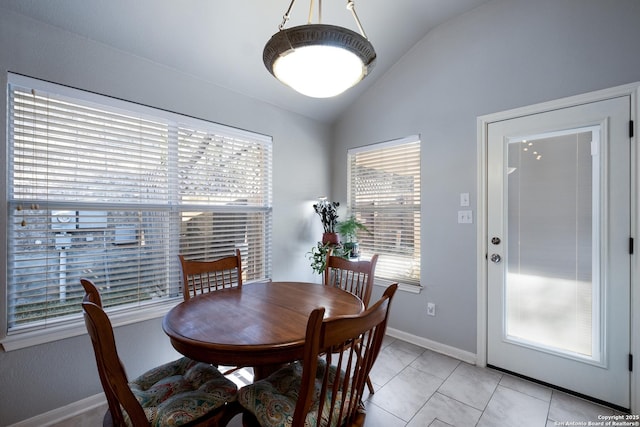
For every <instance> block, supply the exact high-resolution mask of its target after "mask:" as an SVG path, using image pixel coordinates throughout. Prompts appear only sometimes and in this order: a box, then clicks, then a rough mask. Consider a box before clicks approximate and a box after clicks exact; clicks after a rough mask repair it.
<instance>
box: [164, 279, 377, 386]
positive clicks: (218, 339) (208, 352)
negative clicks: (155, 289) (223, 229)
mask: <svg viewBox="0 0 640 427" xmlns="http://www.w3.org/2000/svg"><path fill="white" fill-rule="evenodd" d="M318 307H324V308H325V309H326V311H325V317H334V316H341V315H349V314H358V313H360V312H361V311H362V310H364V305H363V303H362V301H361V300H360V299H359V298H358V297H356V296H355V295H353V294H351V293H349V292H346V291H343V290H342V289H338V288H334V287H331V286H324V285H320V284H314V283H304V282H260V283H247V284H244V285H243V286H242V287H239V288H238V287H234V288H228V289H222V290H218V291H214V292H210V293H206V294H202V295H198V296H196V297H192V298H190V299H189V300H187V301H184V302H181V303H180V304H178V305H177V306H175V307H173V308H172V309H171V310H170V311H169V312H168V313H167V314H166V315H165V317H164V320H163V323H162V327H163V329H164V331H165V333H166V334H167V335H168V336H169V338H170V340H171V344H172V345H173V347H174V348H175V349H176V350H177V351H178V352H180V353H181V354H183V355H185V356H187V357H189V358H191V359H194V360H198V361H202V362H207V363H211V364H216V365H229V366H251V367H253V369H254V379H259V378H264V377H265V376H266V375H268V374H269V373H271V372H272V371H273V370H274V369H276V368H277V367H278V366H280V365H282V364H284V363H287V362H291V361H294V360H299V359H302V353H303V348H304V340H305V332H306V326H307V320H308V318H309V315H310V314H311V311H313V310H314V309H315V308H318Z"/></svg>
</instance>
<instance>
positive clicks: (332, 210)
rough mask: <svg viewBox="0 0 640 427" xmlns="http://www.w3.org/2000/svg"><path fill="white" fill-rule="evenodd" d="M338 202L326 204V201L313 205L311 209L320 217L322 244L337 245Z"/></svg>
mask: <svg viewBox="0 0 640 427" xmlns="http://www.w3.org/2000/svg"><path fill="white" fill-rule="evenodd" d="M338 206H340V203H338V202H328V201H327V200H326V199H322V200H320V202H318V203H316V204H315V205H313V209H314V210H315V211H316V213H317V214H318V215H319V216H320V220H321V221H322V227H323V228H324V234H323V235H322V243H323V244H333V245H337V244H338V243H339V240H338V235H337V234H336V224H337V223H338Z"/></svg>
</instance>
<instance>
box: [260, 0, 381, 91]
mask: <svg viewBox="0 0 640 427" xmlns="http://www.w3.org/2000/svg"><path fill="white" fill-rule="evenodd" d="M294 3H295V0H292V1H291V4H289V8H288V9H287V11H286V13H285V14H284V18H283V20H282V23H281V24H280V26H279V27H278V28H279V31H278V32H277V33H275V34H274V35H273V36H272V37H271V39H270V40H269V41H268V42H267V44H266V45H265V47H264V52H263V60H264V65H265V66H266V67H267V69H268V70H269V72H270V73H271V74H273V76H274V77H275V78H277V79H278V80H280V81H281V82H282V83H284V84H286V85H287V86H290V87H291V88H293V89H294V90H296V91H298V92H300V93H301V94H303V95H306V96H310V97H314V98H329V97H332V96H336V95H339V94H341V93H342V92H344V91H345V90H347V89H349V88H350V87H352V86H354V85H356V84H357V83H358V82H360V81H361V80H362V79H364V78H365V77H366V76H367V74H369V73H370V72H371V70H372V69H373V66H374V65H375V62H376V52H375V50H374V48H373V45H372V44H371V43H370V42H369V40H368V39H367V36H366V35H365V33H364V30H363V29H362V25H361V24H360V19H358V15H357V14H356V11H355V8H354V4H353V0H348V1H347V9H348V10H350V11H351V14H352V15H353V18H354V19H355V21H356V25H357V26H358V29H359V31H360V34H358V33H356V32H354V31H351V30H349V29H347V28H344V27H339V26H335V25H326V24H323V23H322V0H319V1H318V23H317V24H313V23H312V22H311V20H312V16H313V7H314V5H313V0H310V5H309V19H308V21H307V24H306V25H300V26H297V27H292V28H288V29H285V28H284V26H285V24H286V23H287V21H288V20H289V16H290V14H291V9H292V8H293V4H294Z"/></svg>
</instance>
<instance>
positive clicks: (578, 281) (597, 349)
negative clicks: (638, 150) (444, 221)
mask: <svg viewBox="0 0 640 427" xmlns="http://www.w3.org/2000/svg"><path fill="white" fill-rule="evenodd" d="M629 121H630V97H629V96H620V97H616V98H612V99H608V100H604V101H598V102H593V103H588V104H583V105H578V106H574V107H570V108H562V109H558V110H554V111H548V112H543V113H539V114H533V115H529V116H524V117H519V118H514V119H510V120H504V121H499V122H495V123H491V124H489V126H488V136H487V141H488V147H487V150H488V157H487V158H488V165H487V185H488V189H487V232H488V236H487V248H486V250H487V258H488V259H487V263H488V265H487V281H488V289H487V297H488V305H487V313H488V316H487V317H488V319H487V363H488V364H489V365H492V366H496V367H498V368H502V369H505V370H508V371H512V372H515V373H518V374H522V375H525V376H527V377H530V378H534V379H537V380H540V381H543V382H546V383H549V384H553V385H556V386H558V387H561V388H565V389H568V390H572V391H575V392H577V393H580V394H583V395H586V396H590V397H593V398H596V399H599V400H602V401H604V402H609V403H612V404H615V405H618V406H621V407H624V408H629V404H630V401H629V379H630V372H629V345H630V344H629V339H630V338H629V328H630V268H631V267H630V263H631V255H630V249H629V246H630V236H631V234H630V221H631V218H630V216H631V214H630V212H631V211H630V209H631V207H630V196H631V194H630V180H631V177H630V159H631V156H630V138H629V134H628V133H629Z"/></svg>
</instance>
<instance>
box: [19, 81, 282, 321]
mask: <svg viewBox="0 0 640 427" xmlns="http://www.w3.org/2000/svg"><path fill="white" fill-rule="evenodd" d="M22 80H24V78H23V79H22ZM22 80H20V82H21V83H22ZM33 82H34V86H38V81H33ZM50 86H52V85H48V86H47V88H49V87H50ZM64 89H65V91H66V92H69V90H68V88H64ZM54 90H55V86H54ZM78 92H79V91H78ZM94 98H96V97H95V96H94ZM9 101H10V105H9V138H8V144H9V147H8V153H9V156H8V166H7V170H8V179H9V182H8V189H9V191H8V198H9V200H8V204H9V216H8V219H7V220H8V224H7V230H8V237H9V238H8V242H7V254H8V258H7V276H8V280H7V308H8V310H7V316H8V318H7V326H8V331H7V332H8V333H18V332H21V331H26V330H33V329H41V328H46V327H48V326H49V325H57V324H60V323H64V322H77V321H79V320H80V319H81V306H80V301H81V299H82V296H83V295H84V291H83V289H82V287H81V286H80V282H79V279H80V278H81V277H87V278H89V279H91V280H93V281H94V282H95V283H96V284H97V285H98V286H99V288H100V289H101V293H102V297H103V303H104V305H105V306H106V307H112V308H115V307H118V308H119V309H136V310H139V309H140V307H145V306H148V305H149V304H154V303H155V302H162V301H165V300H167V299H169V298H173V297H179V296H180V295H181V291H180V287H181V283H180V274H179V265H178V262H177V254H178V253H179V251H181V250H182V249H187V248H188V253H189V254H191V255H193V257H212V258H216V257H218V256H224V255H228V254H232V253H233V250H234V249H235V248H236V247H237V248H240V249H241V250H242V251H243V258H244V259H243V262H244V268H245V271H244V274H245V280H251V279H261V278H266V277H269V275H270V265H271V264H270V261H271V258H270V248H271V245H270V232H271V141H270V139H269V138H265V137H262V136H260V135H256V136H255V138H251V136H252V135H255V134H251V133H249V132H242V131H237V130H234V129H230V130H229V132H228V135H225V133H224V129H225V128H224V127H223V126H220V125H215V124H212V123H209V122H204V121H198V120H194V119H189V123H190V124H191V125H193V124H196V125H198V126H199V127H200V128H201V130H199V131H194V130H193V129H194V127H193V126H191V128H190V130H187V129H183V128H182V127H181V126H179V125H178V124H177V123H178V120H175V117H171V116H176V115H172V114H171V113H166V112H162V111H158V110H153V109H148V110H149V111H150V113H151V114H149V113H146V114H141V113H139V112H138V111H139V110H140V106H135V107H136V108H132V111H134V112H132V111H128V110H123V109H122V107H118V108H116V107H114V106H113V102H110V101H113V100H109V99H107V98H105V103H104V105H102V104H96V103H95V102H89V101H87V100H85V98H83V97H82V93H79V95H78V97H77V98H74V97H69V96H68V95H65V96H63V95H59V94H57V93H56V92H55V91H46V90H42V89H40V88H38V89H32V88H31V87H25V86H23V85H20V84H15V83H11V78H10V86H9ZM120 104H127V103H123V102H120ZM153 113H157V115H154V114H153ZM178 118H179V117H178ZM211 129H215V133H213V132H211ZM237 135H241V136H242V138H239V137H238V136H237ZM245 178H246V179H245Z"/></svg>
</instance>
